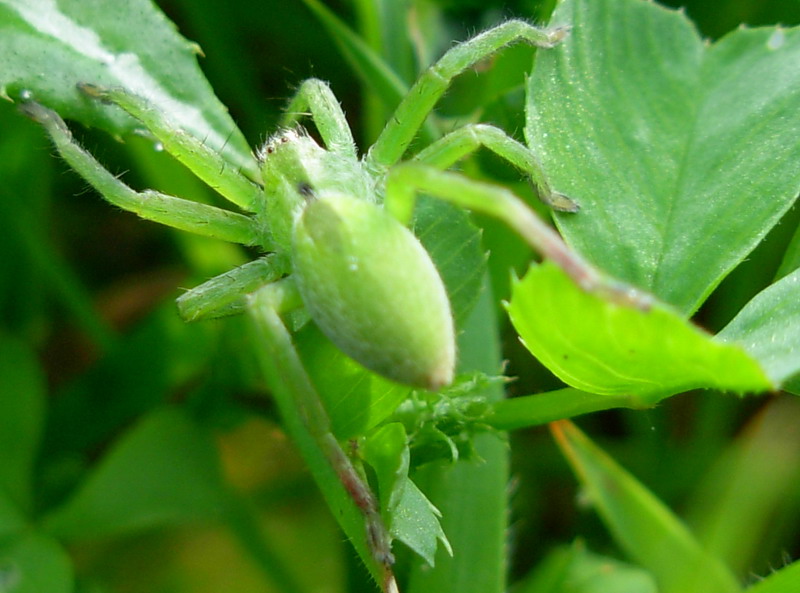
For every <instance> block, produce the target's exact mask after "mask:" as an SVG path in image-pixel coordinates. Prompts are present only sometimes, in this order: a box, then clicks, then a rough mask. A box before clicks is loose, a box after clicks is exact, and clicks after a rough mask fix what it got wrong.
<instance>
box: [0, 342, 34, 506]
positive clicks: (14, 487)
mask: <svg viewBox="0 0 800 593" xmlns="http://www.w3.org/2000/svg"><path fill="white" fill-rule="evenodd" d="M44 412H45V384H44V376H43V375H42V371H41V369H40V368H39V363H38V361H37V360H36V357H35V356H34V354H33V352H32V351H31V350H30V349H29V348H28V347H27V346H26V345H24V344H23V343H21V342H18V341H16V340H14V339H12V338H9V337H6V336H4V335H2V334H0V451H2V452H3V462H2V463H0V497H2V496H3V494H5V495H7V496H8V497H9V498H10V499H11V500H12V501H14V503H16V504H17V505H19V506H20V507H22V508H27V507H28V506H29V505H30V502H31V501H30V495H31V471H32V466H33V462H34V457H35V455H36V450H37V447H38V445H39V437H40V436H41V432H42V423H43V421H44Z"/></svg>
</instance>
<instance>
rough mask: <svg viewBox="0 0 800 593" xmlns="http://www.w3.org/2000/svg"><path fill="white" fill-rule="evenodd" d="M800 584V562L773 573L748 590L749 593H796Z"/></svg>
mask: <svg viewBox="0 0 800 593" xmlns="http://www.w3.org/2000/svg"><path fill="white" fill-rule="evenodd" d="M798 583H800V561H798V562H792V563H791V564H790V565H789V566H784V567H783V568H781V569H780V570H777V571H775V572H773V573H772V574H771V575H769V576H768V577H766V578H765V579H764V580H763V581H760V582H758V583H756V584H755V585H753V586H752V587H750V588H749V589H747V593H795V591H797V587H798Z"/></svg>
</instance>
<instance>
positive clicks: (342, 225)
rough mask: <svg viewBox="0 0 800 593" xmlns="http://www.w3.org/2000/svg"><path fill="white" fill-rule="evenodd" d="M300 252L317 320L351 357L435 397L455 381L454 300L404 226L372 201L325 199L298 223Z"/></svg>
mask: <svg viewBox="0 0 800 593" xmlns="http://www.w3.org/2000/svg"><path fill="white" fill-rule="evenodd" d="M292 251H293V258H292V259H293V261H294V274H295V278H296V279H297V285H298V288H299V290H300V294H301V295H302V297H303V301H304V303H305V305H306V307H307V309H308V311H309V313H310V315H311V318H312V319H313V320H314V321H315V322H316V323H317V325H318V326H319V327H320V329H321V330H322V331H323V333H325V335H326V336H328V338H329V339H330V340H331V341H332V342H333V343H334V344H336V345H337V346H338V347H339V348H340V349H341V350H342V351H343V352H344V353H345V354H347V355H348V356H350V357H351V358H353V359H354V360H356V361H358V362H359V363H361V364H362V365H364V366H365V367H367V368H368V369H370V370H372V371H374V372H376V373H379V374H381V375H383V376H385V377H388V378H389V379H392V380H394V381H398V382H400V383H405V384H408V385H412V386H416V387H423V388H426V389H431V390H435V389H439V388H440V387H443V386H445V385H448V384H449V383H450V382H451V381H452V379H453V369H454V366H455V333H454V329H453V317H452V314H451V312H450V303H449V300H448V298H447V293H446V291H445V288H444V284H443V283H442V280H441V278H440V276H439V273H438V272H437V270H436V268H435V267H434V265H433V262H432V261H431V259H430V256H429V255H428V253H427V251H425V249H424V247H422V244H421V243H420V242H419V240H418V239H417V238H416V237H415V236H414V234H413V233H412V232H411V231H409V230H408V229H407V228H406V227H404V226H403V225H402V224H400V222H398V221H397V220H396V219H395V218H393V217H392V216H390V215H389V214H388V213H386V212H385V211H384V210H383V209H382V208H381V207H379V206H377V205H375V204H372V203H369V202H366V201H364V200H359V199H356V198H352V197H349V196H345V195H335V196H332V197H325V198H324V199H321V200H315V201H312V202H311V203H309V204H308V206H307V207H306V208H305V210H304V212H303V214H302V216H300V218H299V219H298V221H297V223H296V225H295V229H294V233H293V241H292Z"/></svg>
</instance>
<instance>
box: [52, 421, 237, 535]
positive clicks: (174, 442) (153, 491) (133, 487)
mask: <svg viewBox="0 0 800 593" xmlns="http://www.w3.org/2000/svg"><path fill="white" fill-rule="evenodd" d="M227 500H228V496H227V491H226V489H225V486H224V484H223V482H222V479H221V476H220V473H219V467H218V460H217V452H216V448H215V446H214V443H213V441H212V440H211V438H210V436H209V435H208V434H207V433H206V432H205V431H203V430H202V429H200V428H199V427H198V426H197V425H195V424H194V423H193V422H192V421H191V420H190V419H189V418H187V417H186V416H185V415H184V413H183V412H181V411H180V410H178V409H175V408H164V409H161V410H158V411H156V412H153V413H152V414H150V415H149V416H147V417H146V418H144V419H143V420H142V421H141V422H140V423H139V424H138V425H136V426H134V427H133V429H131V431H130V432H129V433H128V434H126V435H124V436H123V437H122V438H121V440H120V441H119V442H118V443H117V444H116V445H115V446H114V447H113V448H112V449H111V451H109V453H108V454H107V455H106V456H105V457H104V458H103V459H102V460H101V462H100V464H99V465H98V467H97V468H95V470H94V471H93V472H92V473H91V474H90V475H89V476H88V478H87V479H86V480H85V482H84V483H83V484H82V485H81V486H80V487H79V488H78V490H77V491H76V492H75V494H74V495H73V496H72V497H71V498H70V499H69V500H67V502H66V503H65V504H64V505H63V506H61V507H59V508H57V509H55V510H54V511H53V512H51V513H50V514H49V515H48V516H47V517H45V519H44V522H43V526H44V528H45V530H46V531H47V532H48V533H50V534H52V535H55V536H57V537H59V538H65V539H70V540H73V539H86V538H98V537H109V536H113V535H119V534H122V533H130V532H134V531H138V530H143V529H149V528H153V527H157V526H162V525H170V524H180V523H187V522H191V521H208V520H209V519H213V518H215V517H217V516H219V514H220V513H221V512H222V511H224V510H225V505H226V503H227Z"/></svg>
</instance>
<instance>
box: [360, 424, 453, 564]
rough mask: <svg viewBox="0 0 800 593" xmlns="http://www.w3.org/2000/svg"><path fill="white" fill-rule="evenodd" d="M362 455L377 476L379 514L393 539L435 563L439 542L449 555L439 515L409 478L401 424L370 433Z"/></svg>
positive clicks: (450, 552)
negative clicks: (379, 503)
mask: <svg viewBox="0 0 800 593" xmlns="http://www.w3.org/2000/svg"><path fill="white" fill-rule="evenodd" d="M364 458H365V460H366V461H367V463H369V464H370V465H371V466H372V468H373V469H374V470H375V474H376V475H377V477H378V487H379V492H380V502H381V514H382V515H383V516H384V518H385V520H386V522H387V525H388V526H389V531H390V533H391V534H392V536H393V537H394V538H396V539H397V540H398V541H401V542H403V543H404V544H406V545H407V546H408V547H409V548H411V549H412V550H414V551H415V552H416V553H417V554H419V555H420V556H421V557H422V558H423V559H424V560H425V562H427V563H428V564H429V565H430V566H434V563H435V554H436V550H437V548H438V544H439V542H441V543H442V545H443V546H444V549H445V550H447V552H448V553H449V554H451V555H452V549H451V548H450V543H449V542H448V541H447V537H446V536H445V534H444V532H443V531H442V527H441V525H440V524H439V517H440V516H441V514H440V513H439V511H438V510H437V509H436V507H435V506H433V504H431V502H430V501H429V500H428V499H427V498H426V496H425V495H424V494H423V493H422V491H421V490H420V489H419V488H418V487H417V486H416V484H414V482H412V481H411V480H410V479H409V477H408V469H409V465H410V452H409V448H408V438H407V436H406V431H405V429H404V428H403V425H402V424H400V423H398V422H393V423H391V424H387V425H386V426H383V427H381V428H380V429H379V430H378V431H376V432H375V433H374V434H372V435H370V436H369V438H368V439H367V441H366V443H365V446H364Z"/></svg>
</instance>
